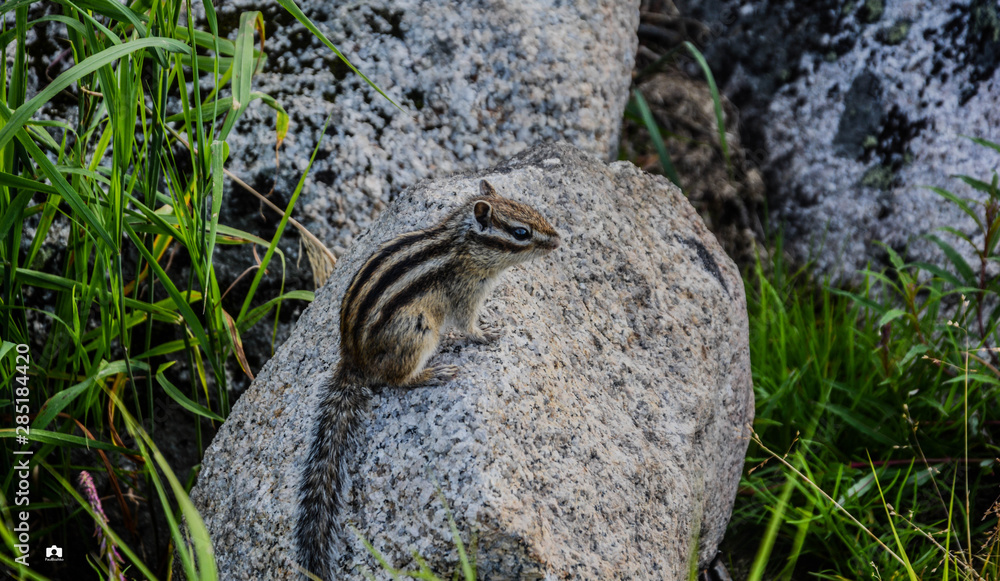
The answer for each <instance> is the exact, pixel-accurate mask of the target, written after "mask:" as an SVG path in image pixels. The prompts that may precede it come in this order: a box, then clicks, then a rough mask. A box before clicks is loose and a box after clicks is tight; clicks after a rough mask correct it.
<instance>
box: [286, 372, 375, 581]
mask: <svg viewBox="0 0 1000 581" xmlns="http://www.w3.org/2000/svg"><path fill="white" fill-rule="evenodd" d="M371 398H372V392H371V390H370V389H369V388H367V387H363V386H359V385H355V384H352V382H350V381H349V380H348V379H347V378H346V377H345V374H344V373H343V372H341V370H339V369H338V371H337V372H336V373H335V374H334V376H333V378H332V379H331V381H330V383H329V384H328V386H327V391H326V394H325V395H324V397H323V402H322V403H321V404H320V408H319V414H320V417H319V421H318V422H317V424H316V432H315V433H314V434H313V439H312V444H311V446H310V448H309V456H308V458H307V459H306V467H305V470H303V473H302V479H301V481H300V484H299V514H298V520H297V522H296V524H295V541H296V544H297V545H298V552H299V555H298V556H299V558H298V563H299V566H300V567H302V568H304V569H306V570H307V571H309V572H311V573H313V574H314V575H316V576H317V577H319V578H321V579H331V577H330V567H331V566H332V564H333V563H332V559H331V556H332V551H333V549H334V546H335V544H336V542H337V541H338V539H339V538H340V537H341V535H342V534H343V532H344V528H343V526H342V525H341V521H340V509H341V506H342V505H343V499H342V496H341V487H342V485H343V482H344V480H345V478H346V476H347V466H346V462H345V459H346V455H347V452H348V451H349V450H350V449H351V448H350V447H351V446H354V445H355V443H356V441H357V437H358V429H359V426H360V423H361V419H362V417H364V415H363V414H364V413H365V412H366V411H367V410H368V405H369V402H370V401H371Z"/></svg>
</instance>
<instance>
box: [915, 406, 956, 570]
mask: <svg viewBox="0 0 1000 581" xmlns="http://www.w3.org/2000/svg"><path fill="white" fill-rule="evenodd" d="M904 409H905V410H906V421H908V422H910V425H912V426H913V442H914V443H915V444H916V446H917V452H919V453H920V458H921V459H922V460H923V461H924V464H925V465H927V470H928V471H930V469H931V467H930V465H929V464H928V460H927V456H925V455H924V449H923V447H922V446H921V445H920V439H919V438H917V425H916V424H915V423H913V421H912V420H911V419H910V409H909V407H905V408H904ZM966 456H968V454H966ZM966 462H967V463H966V470H968V458H966ZM930 475H931V485H933V486H934V492H935V493H936V494H937V497H938V500H939V501H940V502H941V507H942V508H944V509H945V512H947V510H948V509H947V506H948V505H947V503H945V501H944V493H942V492H941V488H940V487H939V486H938V483H937V478H934V473H933V472H931V473H930ZM966 515H968V513H966ZM907 522H909V521H907ZM911 525H912V523H911ZM966 528H967V529H968V526H966ZM920 532H923V531H920ZM925 534H926V533H925ZM936 543H937V542H936V541H935V544H936ZM955 544H956V545H958V551H959V554H964V551H963V550H962V541H961V540H960V539H959V538H958V535H955ZM969 551H970V553H971V551H972V547H971V546H970V547H969Z"/></svg>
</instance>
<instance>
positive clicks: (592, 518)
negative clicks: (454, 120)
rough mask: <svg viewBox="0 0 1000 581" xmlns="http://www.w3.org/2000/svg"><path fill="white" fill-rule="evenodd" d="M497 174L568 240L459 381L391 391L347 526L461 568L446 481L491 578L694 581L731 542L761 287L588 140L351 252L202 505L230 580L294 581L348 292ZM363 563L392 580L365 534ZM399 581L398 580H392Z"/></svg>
mask: <svg viewBox="0 0 1000 581" xmlns="http://www.w3.org/2000/svg"><path fill="white" fill-rule="evenodd" d="M480 178H486V179H488V180H489V181H490V182H491V183H492V184H493V185H494V186H495V187H496V188H497V190H498V191H499V192H500V193H501V195H505V196H508V197H512V198H515V199H519V200H521V201H525V202H528V203H530V204H532V205H533V206H535V207H536V208H537V209H538V210H539V211H540V212H541V213H542V214H543V215H545V216H546V217H547V218H548V219H549V221H550V222H552V223H553V224H554V225H555V227H556V228H557V229H558V230H559V232H560V235H561V236H562V239H563V244H562V245H561V246H560V248H559V249H558V250H556V251H555V252H553V253H552V254H551V255H549V256H547V257H546V258H543V259H541V260H537V261H535V262H532V263H528V264H526V265H524V266H522V267H517V268H515V269H513V270H512V271H510V272H508V273H506V275H505V277H504V278H503V280H502V282H501V284H500V285H499V287H498V288H497V290H496V291H495V292H494V295H493V297H492V298H491V299H490V300H488V301H487V303H486V307H485V309H484V311H485V314H484V317H483V318H484V320H485V321H486V322H487V323H490V322H494V323H498V324H499V325H500V326H501V328H502V332H503V336H502V337H501V338H500V339H499V340H498V341H496V342H494V343H491V344H489V345H487V346H477V345H468V344H466V343H463V342H458V343H452V344H450V345H446V346H445V348H444V349H443V352H442V353H439V354H438V355H436V356H435V358H434V359H432V361H436V362H439V363H449V364H456V365H459V366H460V367H461V369H462V371H461V373H460V375H459V377H458V378H457V379H456V380H455V381H452V382H450V383H448V384H446V385H443V386H439V387H433V388H417V389H412V390H385V391H384V392H383V393H381V394H380V395H376V397H375V399H374V401H373V405H372V412H371V418H370V420H368V421H366V422H365V425H364V428H363V429H364V433H363V434H361V436H360V438H359V440H360V442H362V444H361V445H360V446H359V448H358V449H357V450H355V451H354V452H353V456H354V459H353V461H352V462H351V464H352V466H353V467H352V469H351V474H350V481H351V485H350V489H351V492H350V495H349V496H348V503H347V506H346V508H345V511H344V516H345V517H346V518H347V519H350V520H351V521H353V522H354V523H355V524H356V526H357V529H358V531H359V532H360V534H362V535H364V537H366V538H367V539H370V540H371V541H372V543H373V544H374V546H375V547H376V548H378V550H379V551H381V552H382V554H383V555H385V556H386V557H387V559H388V560H389V562H390V563H393V564H394V565H395V566H397V567H415V564H414V563H413V562H412V556H411V555H412V552H413V551H416V552H417V553H418V554H420V555H421V556H423V557H424V558H426V559H427V560H428V561H429V562H430V564H431V567H432V568H433V569H434V570H435V571H436V572H437V573H438V574H439V575H443V576H445V577H448V576H450V571H449V569H450V567H453V566H454V565H455V563H457V556H456V550H455V548H454V544H453V542H452V540H451V536H450V533H449V529H448V522H447V518H446V516H445V511H444V509H443V505H442V503H441V501H440V500H439V498H438V496H437V492H436V489H437V486H438V485H440V490H441V492H442V493H443V495H444V497H445V498H446V499H447V502H448V504H449V505H450V508H451V510H452V512H453V514H454V516H455V519H456V521H457V523H458V527H459V529H460V530H461V531H462V534H463V539H464V541H465V542H466V546H468V543H469V541H470V537H469V532H470V531H476V533H477V537H478V552H477V554H478V557H477V563H478V573H479V578H481V579H565V578H579V579H636V580H640V579H656V580H662V579H685V578H687V576H688V570H689V565H688V561H689V555H692V554H694V553H695V552H696V554H697V558H698V561H699V563H700V564H701V565H705V564H707V562H708V561H709V560H711V559H712V558H713V557H714V555H715V553H716V549H717V546H718V543H719V541H720V540H721V538H722V535H723V533H724V531H725V527H726V523H727V522H728V520H729V516H730V511H731V508H732V503H733V499H734V495H735V492H736V487H737V485H738V483H739V479H740V474H741V471H742V466H743V457H744V454H745V451H746V447H747V444H748V425H749V424H750V423H751V422H752V419H753V390H752V385H751V375H750V361H749V349H748V336H747V333H748V328H747V318H746V317H747V315H746V304H745V299H744V294H743V293H744V291H743V285H742V280H741V278H740V275H739V272H738V271H737V269H736V268H735V266H734V265H733V263H732V261H730V260H729V259H728V258H727V257H726V256H725V254H724V253H723V252H722V250H721V248H720V247H719V245H718V244H717V243H716V241H715V239H714V238H713V236H712V235H711V234H710V233H709V232H708V230H707V229H706V228H705V226H704V224H703V223H702V221H701V220H700V218H699V217H698V216H697V213H696V212H695V211H694V209H693V208H692V207H691V206H690V205H689V204H688V202H687V201H686V200H685V199H684V198H683V196H682V195H681V194H680V192H679V191H678V190H677V189H676V188H675V187H673V186H672V185H670V184H669V183H668V182H667V181H666V180H665V179H663V178H660V177H656V176H650V175H648V174H644V173H642V172H641V171H640V170H638V169H637V168H635V167H634V166H632V165H630V164H627V163H614V164H611V165H606V164H605V163H603V162H601V161H599V160H597V159H595V158H594V157H591V156H590V155H588V154H585V153H582V152H579V151H578V150H576V149H573V148H571V147H569V146H566V145H548V146H541V147H537V148H534V149H531V150H529V151H527V152H525V153H522V154H520V155H518V156H515V157H514V158H513V159H511V160H509V161H507V162H505V163H503V164H501V165H499V166H497V167H494V168H493V169H490V170H487V171H483V172H478V173H474V174H472V173H470V174H465V175H460V176H457V177H451V178H447V179H441V180H436V181H431V182H422V183H421V184H419V185H418V186H416V187H413V188H411V189H409V190H407V191H406V192H404V193H403V194H402V195H401V196H400V197H399V198H398V199H397V200H396V201H395V202H394V203H393V204H392V205H391V206H390V207H389V208H388V209H387V211H386V212H385V213H384V214H383V216H382V217H381V218H380V219H379V220H378V221H377V222H376V223H375V224H374V226H373V228H372V229H371V230H370V231H368V232H367V233H366V234H364V235H362V236H360V237H359V238H358V239H357V241H356V243H355V244H354V245H353V246H352V247H351V248H350V249H349V250H348V251H347V253H346V254H345V255H344V256H343V258H342V259H341V261H340V263H339V264H338V265H337V267H336V269H335V271H334V273H333V275H332V277H331V279H330V281H329V282H328V284H327V285H326V286H324V287H323V288H322V289H320V290H319V291H318V293H317V297H316V301H315V302H314V303H313V304H312V305H311V306H310V307H309V308H308V309H307V310H306V311H305V313H304V314H303V316H302V318H301V319H300V321H299V323H298V326H297V327H296V329H295V331H294V332H293V334H292V336H291V337H290V338H289V340H288V341H287V342H286V343H285V344H284V345H283V346H282V347H281V349H280V350H279V351H278V353H277V354H276V355H275V357H274V358H273V359H272V360H271V361H269V362H268V363H267V365H265V367H264V369H263V370H262V371H261V373H260V374H259V375H258V376H257V379H256V381H255V382H254V384H253V385H252V386H251V388H250V389H249V390H248V392H247V393H246V394H244V395H243V396H242V397H241V398H240V400H239V401H238V402H237V403H236V405H235V407H234V409H233V412H232V415H231V416H230V418H229V420H228V421H227V422H226V423H225V424H224V425H223V426H222V428H221V430H220V432H219V433H218V435H217V436H216V438H215V440H214V441H213V442H212V444H211V446H210V447H209V449H208V451H207V453H206V456H205V460H204V468H203V470H202V472H201V474H200V477H199V482H198V484H197V486H196V488H195V490H194V492H193V493H192V497H193V499H194V500H195V503H196V505H197V506H198V508H199V510H200V511H201V514H202V515H203V517H204V518H205V522H206V524H207V526H208V528H209V531H210V533H211V535H212V538H213V541H214V543H215V551H216V556H217V559H218V564H219V571H220V578H224V579H263V578H269V579H284V578H290V577H291V576H292V571H293V570H292V569H291V564H290V562H289V557H290V556H293V555H294V554H295V549H294V547H293V544H292V543H293V541H292V539H293V536H292V534H291V531H292V526H293V522H294V521H293V519H294V515H295V499H296V490H297V487H298V482H299V474H300V471H301V469H302V465H303V462H304V460H305V453H306V451H307V448H308V442H307V439H308V437H309V435H310V434H311V427H312V425H313V422H314V421H315V417H314V412H315V410H316V407H317V405H318V401H319V396H320V394H319V387H320V381H321V378H322V376H323V375H324V374H325V373H326V372H327V370H328V369H329V368H330V367H331V366H332V365H333V364H334V362H335V361H336V358H337V345H338V342H339V337H338V334H337V332H336V329H337V328H338V314H337V310H338V306H339V301H340V298H341V296H342V293H343V292H344V289H345V286H346V284H347V282H348V281H349V279H350V277H351V276H352V275H353V273H354V271H355V270H356V269H357V268H358V267H359V266H360V264H361V263H362V262H363V260H364V259H365V258H367V256H368V255H369V254H370V253H371V252H372V251H373V250H374V249H375V248H376V246H377V244H379V243H380V242H382V241H384V240H387V239H390V238H392V237H394V236H396V235H398V234H400V233H402V232H405V231H409V230H413V229H416V228H419V227H425V226H428V225H430V224H433V223H434V222H436V221H437V220H438V219H439V218H440V217H442V216H443V215H444V214H445V213H447V212H448V211H449V210H450V209H451V208H453V207H454V206H455V204H456V203H458V202H459V200H461V199H463V198H464V197H466V196H468V195H470V194H472V193H474V192H475V191H476V187H477V184H478V180H479V179H480ZM351 541H352V542H353V544H354V547H355V552H354V554H353V556H351V555H347V556H343V558H342V559H341V563H342V564H343V565H344V566H345V570H344V573H343V578H345V579H346V578H361V575H360V573H359V572H358V570H357V569H353V570H352V569H351V567H352V566H355V565H363V566H366V567H368V568H369V569H372V570H377V567H376V565H375V564H374V562H373V560H372V559H371V558H368V556H367V553H366V552H365V550H364V549H363V547H362V546H361V544H360V542H358V540H357V539H353V538H352V539H351ZM383 577H385V575H384V574H381V575H380V578H383Z"/></svg>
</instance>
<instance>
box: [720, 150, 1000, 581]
mask: <svg viewBox="0 0 1000 581" xmlns="http://www.w3.org/2000/svg"><path fill="white" fill-rule="evenodd" d="M979 142H980V143H981V144H982V145H984V146H988V147H991V148H993V149H998V148H997V146H996V145H995V144H991V143H988V142H982V141H979ZM998 151H1000V149H998ZM956 178H957V179H959V180H961V181H963V182H965V183H967V184H970V185H971V186H972V187H973V188H975V189H977V190H979V191H980V192H981V193H982V194H984V196H983V197H984V198H985V201H980V202H973V201H970V200H964V199H960V198H958V197H956V196H955V195H953V194H952V193H951V192H949V191H947V190H942V189H937V190H935V191H936V192H937V193H938V194H940V195H941V196H942V197H943V198H944V199H945V200H946V203H951V204H957V205H959V206H960V207H961V208H962V209H963V210H964V211H966V212H967V213H968V214H969V215H970V216H972V217H974V219H975V221H976V223H977V224H978V225H979V227H980V229H981V232H980V236H979V237H969V236H967V235H964V234H962V233H960V232H957V231H954V230H948V229H945V230H948V232H947V233H948V234H951V235H954V237H953V238H950V239H951V240H953V242H947V241H946V239H945V238H944V235H943V234H932V235H929V236H928V239H929V240H931V241H932V242H933V243H934V244H935V245H937V246H938V247H939V248H940V249H941V250H942V256H943V257H944V261H945V263H946V264H945V265H943V266H941V265H933V264H927V263H911V264H907V263H904V261H903V260H902V258H901V257H900V256H899V255H898V254H897V253H896V252H895V251H893V250H892V249H891V248H885V249H884V250H885V252H886V255H887V257H888V259H889V262H890V263H891V265H892V266H891V267H890V268H888V269H887V270H885V271H881V272H874V271H866V272H864V273H861V274H862V276H863V283H862V284H860V286H859V287H857V288H855V289H853V290H852V291H850V292H847V291H843V290H839V289H833V288H830V287H829V286H826V285H821V284H818V283H817V282H816V281H814V280H811V279H810V278H809V276H808V275H807V274H806V272H807V271H806V269H803V270H799V271H793V270H791V269H790V268H789V266H788V265H787V264H785V263H784V262H783V261H782V260H781V258H780V257H781V256H782V251H781V248H780V244H779V245H778V248H776V249H775V251H774V252H773V253H772V257H774V258H771V259H768V260H764V261H761V262H759V263H758V264H757V266H756V268H755V269H753V271H752V272H750V273H748V276H747V289H748V299H749V300H748V308H749V315H750V337H751V346H750V348H751V361H752V366H753V378H754V388H755V391H756V396H757V418H756V421H755V426H754V427H755V431H756V437H755V440H754V442H753V443H752V444H751V446H750V450H749V456H748V459H747V468H748V470H747V473H746V474H745V476H744V480H743V483H742V488H741V493H740V496H739V497H738V499H737V505H736V509H735V513H734V516H733V520H732V523H731V529H730V531H729V538H730V539H731V540H730V541H729V542H728V544H727V547H728V549H729V552H730V558H731V566H732V567H733V568H734V570H736V571H740V572H745V573H744V574H745V575H746V577H747V578H748V579H798V578H803V577H806V576H812V577H816V578H830V579H857V578H868V577H871V576H874V577H876V578H881V579H896V578H899V579H911V580H915V579H1000V555H998V551H1000V544H998V539H997V516H998V515H997V511H998V510H1000V505H998V504H995V503H996V502H998V500H997V499H998V498H1000V478H998V477H997V458H998V456H1000V449H998V445H997V442H996V440H995V438H994V434H995V433H996V432H997V426H998V425H1000V417H998V410H1000V373H998V371H997V369H998V368H1000V365H997V350H996V346H997V345H998V341H1000V333H998V330H997V327H998V318H1000V310H998V309H996V304H997V303H996V298H997V296H998V292H1000V284H998V282H997V280H995V278H992V277H990V276H988V275H987V274H986V273H987V272H988V269H989V266H990V265H991V264H992V263H994V262H996V261H997V256H998V255H997V252H996V249H997V244H998V238H1000V192H998V189H997V177H996V175H995V174H994V175H993V177H992V180H991V181H986V182H984V181H978V180H975V179H972V178H969V177H966V176H956ZM956 243H961V244H964V245H965V248H964V250H966V251H967V252H966V253H965V255H971V256H975V257H976V261H977V263H976V264H968V263H967V262H966V260H965V259H963V258H962V256H963V253H962V252H960V251H959V248H956V247H955V246H954V245H953V244H956ZM733 555H737V556H738V557H737V558H735V559H733V558H732V556H733ZM737 576H741V575H739V574H737Z"/></svg>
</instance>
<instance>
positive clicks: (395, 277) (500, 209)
mask: <svg viewBox="0 0 1000 581" xmlns="http://www.w3.org/2000/svg"><path fill="white" fill-rule="evenodd" d="M558 245H559V235H558V234H557V233H556V231H555V230H554V229H553V228H552V226H550V225H549V223H548V222H547V221H546V220H545V218H543V217H542V216H541V215H540V214H539V213H538V212H536V211H535V210H534V209H533V208H531V207H529V206H526V205H524V204H520V203H518V202H514V201H512V200H509V199H506V198H503V197H500V196H499V195H497V193H496V191H495V190H494V189H493V186H491V185H490V184H489V183H488V182H486V181H482V182H480V193H479V195H478V196H476V197H474V198H471V199H469V200H468V201H466V202H465V203H464V204H462V205H461V206H460V207H458V208H457V209H456V210H455V211H453V212H452V213H451V214H449V215H448V216H447V217H446V218H445V219H444V220H443V221H441V222H440V223H439V224H437V225H435V226H433V227H431V228H427V229H424V230H418V231H416V232H409V233H407V234H403V235H401V236H398V237H397V238H395V239H393V240H390V241H388V242H386V243H384V244H382V245H381V246H380V247H379V249H378V250H376V251H375V253H374V254H372V256H371V257H370V258H369V259H368V260H367V261H366V262H365V264H364V265H363V266H362V267H361V268H360V269H359V270H358V272H357V273H356V274H355V275H354V278H353V279H352V280H351V284H350V285H349V286H348V287H347V291H346V292H345V294H344V299H343V301H342V302H341V306H340V361H339V362H338V364H337V368H336V371H335V372H334V374H333V378H332V379H331V381H330V383H329V384H328V385H327V387H326V394H325V396H324V399H323V401H322V403H321V404H320V409H319V414H320V417H319V420H318V422H317V424H316V429H315V433H314V434H313V439H312V444H311V446H310V449H309V456H308V458H307V461H306V462H307V465H306V468H305V470H304V471H303V474H302V480H301V483H300V488H299V500H300V506H299V514H298V519H297V522H296V527H295V537H296V543H297V544H298V549H299V564H300V566H302V567H303V568H305V569H306V570H308V571H310V572H312V573H314V574H316V575H318V576H319V577H321V578H323V579H328V578H329V577H328V576H329V574H330V568H331V565H332V562H331V554H332V552H333V550H334V547H335V546H336V544H337V543H338V542H341V540H342V539H343V526H342V524H341V521H340V518H339V513H340V509H341V508H342V498H341V492H342V491H341V488H342V485H343V482H344V477H345V475H346V473H347V464H346V457H345V453H346V452H347V451H348V450H350V449H351V447H352V446H354V445H355V440H356V439H357V436H358V434H359V433H360V431H361V426H360V422H361V420H362V417H363V414H364V412H365V411H366V410H367V409H368V404H369V401H370V400H371V396H372V388H375V387H380V386H395V387H412V386H417V385H422V384H429V383H440V382H444V381H447V380H449V379H451V378H453V377H454V376H455V374H456V372H457V368H455V367H454V366H450V365H440V366H434V367H429V368H428V367H426V363H427V360H428V359H429V358H430V357H431V356H432V355H433V354H434V352H435V351H436V350H437V347H438V343H439V341H440V337H441V333H442V332H443V331H444V330H445V328H446V327H447V326H455V327H458V328H459V329H462V330H463V331H465V333H466V334H467V335H468V336H469V337H470V338H471V339H473V340H475V341H480V342H482V341H485V340H487V339H490V338H491V337H489V336H488V335H487V334H485V333H484V332H483V331H482V330H480V329H479V326H478V317H479V309H480V307H481V306H482V303H483V301H484V300H485V299H486V296H487V295H488V294H489V292H490V290H491V289H492V288H493V285H494V284H495V282H496V280H497V277H498V275H499V274H500V273H501V272H502V271H504V270H505V269H507V268H508V267H510V266H513V265H515V264H519V263H521V262H524V261H527V260H530V259H531V258H534V257H537V256H542V255H544V254H547V253H548V252H550V251H552V250H553V249H555V248H556V247H557V246H558Z"/></svg>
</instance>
